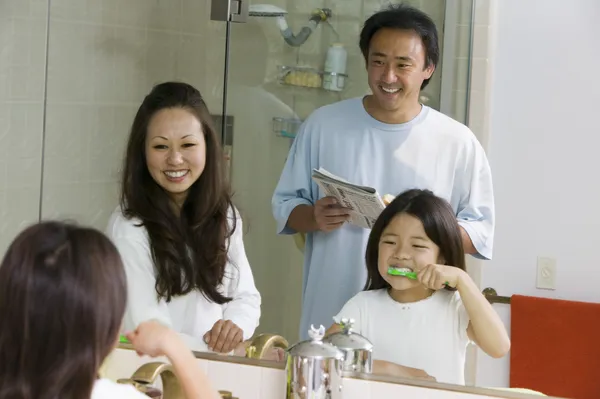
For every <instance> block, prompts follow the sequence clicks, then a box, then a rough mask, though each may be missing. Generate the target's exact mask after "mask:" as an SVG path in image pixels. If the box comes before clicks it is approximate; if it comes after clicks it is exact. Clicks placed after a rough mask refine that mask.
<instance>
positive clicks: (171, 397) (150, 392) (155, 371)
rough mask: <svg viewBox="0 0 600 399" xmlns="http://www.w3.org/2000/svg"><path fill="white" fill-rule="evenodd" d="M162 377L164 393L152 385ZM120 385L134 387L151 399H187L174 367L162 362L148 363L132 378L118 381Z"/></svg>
mask: <svg viewBox="0 0 600 399" xmlns="http://www.w3.org/2000/svg"><path fill="white" fill-rule="evenodd" d="M159 376H160V378H161V380H162V388H163V392H161V391H160V390H158V389H156V388H154V387H153V386H152V385H151V384H153V383H154V382H156V379H157V378H158V377H159ZM117 382H118V383H119V384H129V385H133V386H134V387H135V388H136V389H137V390H138V391H139V392H141V393H143V394H146V396H149V397H151V398H159V399H185V398H184V396H183V391H182V389H181V385H179V381H178V380H177V377H176V376H175V371H174V370H173V366H171V365H170V364H167V363H162V362H151V363H146V364H144V365H143V366H141V367H140V368H138V369H137V370H136V371H135V373H133V375H132V376H131V378H122V379H119V380H117Z"/></svg>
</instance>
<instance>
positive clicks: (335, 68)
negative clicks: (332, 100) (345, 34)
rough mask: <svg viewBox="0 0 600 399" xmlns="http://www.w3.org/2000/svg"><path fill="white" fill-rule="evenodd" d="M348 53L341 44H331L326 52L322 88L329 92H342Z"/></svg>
mask: <svg viewBox="0 0 600 399" xmlns="http://www.w3.org/2000/svg"><path fill="white" fill-rule="evenodd" d="M347 59H348V53H347V52H346V49H345V48H344V45H343V44H341V43H333V44H332V45H331V47H329V50H327V58H326V60H325V73H324V74H323V88H324V89H325V90H330V91H342V90H343V89H344V84H345V81H344V80H345V74H346V62H347Z"/></svg>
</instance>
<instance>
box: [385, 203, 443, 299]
mask: <svg viewBox="0 0 600 399" xmlns="http://www.w3.org/2000/svg"><path fill="white" fill-rule="evenodd" d="M439 255H440V249H439V247H438V246H437V245H436V244H435V243H434V242H433V241H431V239H429V237H427V234H425V229H424V228H423V223H421V221H420V220H419V219H417V218H416V217H414V216H412V215H409V214H407V213H400V214H398V215H396V216H395V217H394V218H393V219H392V220H391V221H390V223H389V224H388V225H387V227H386V228H385V229H384V230H383V233H382V234H381V239H380V240H379V260H378V268H379V273H380V274H381V276H382V277H383V279H384V280H385V281H387V282H388V283H389V284H390V285H391V286H392V289H393V290H397V291H405V290H410V289H413V288H417V287H421V288H422V287H423V286H422V285H421V283H419V282H418V281H417V280H412V279H409V278H407V277H404V276H392V275H390V274H388V268H389V267H390V266H391V267H396V268H404V269H407V270H406V271H410V272H415V273H417V272H418V271H419V270H421V269H422V268H424V267H425V266H427V265H429V264H432V263H440V259H439V258H440V256H439Z"/></svg>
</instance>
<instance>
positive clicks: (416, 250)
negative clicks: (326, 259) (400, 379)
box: [328, 189, 510, 385]
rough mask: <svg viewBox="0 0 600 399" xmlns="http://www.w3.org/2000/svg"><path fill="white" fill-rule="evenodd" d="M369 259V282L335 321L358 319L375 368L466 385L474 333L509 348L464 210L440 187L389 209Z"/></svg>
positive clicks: (491, 348) (481, 341)
mask: <svg viewBox="0 0 600 399" xmlns="http://www.w3.org/2000/svg"><path fill="white" fill-rule="evenodd" d="M365 261H366V266H367V272H368V280H367V284H366V286H365V290H364V291H363V292H360V293H358V294H357V295H356V296H354V297H353V298H352V299H350V300H349V301H348V302H347V303H346V304H345V305H344V307H343V308H342V310H341V311H340V312H339V313H338V315H337V316H336V317H334V321H335V322H336V323H340V322H341V319H342V318H347V319H354V320H355V324H354V330H355V331H356V332H358V333H360V334H362V335H364V336H365V337H366V338H368V339H369V340H370V341H371V342H372V343H373V358H374V359H375V361H374V367H373V371H374V373H382V374H393V375H399V376H406V377H419V378H428V377H429V376H431V377H433V378H434V379H436V380H437V381H438V382H446V383H453V384H461V385H464V383H465V382H464V367H465V357H466V350H467V344H468V343H469V341H472V342H474V343H475V344H477V345H478V346H479V347H480V348H481V349H482V350H483V351H484V352H485V353H487V354H488V355H490V356H492V357H496V358H499V357H502V356H504V355H505V354H506V353H507V352H508V350H509V348H510V340H509V338H508V334H507V332H506V329H505V327H504V325H503V323H502V321H501V320H500V318H499V317H498V315H497V313H496V312H495V310H494V309H493V308H492V306H491V304H490V303H489V302H488V301H487V300H486V298H485V297H484V296H483V295H482V294H481V292H479V289H478V288H477V286H476V285H475V283H474V282H473V280H472V279H471V278H470V276H469V275H468V274H467V273H466V271H465V268H466V267H465V256H464V252H463V247H462V240H461V233H460V229H459V226H458V223H457V221H456V216H455V215H454V213H453V211H452V208H451V207H450V206H449V205H448V203H447V202H446V201H444V200H443V199H441V198H439V197H436V196H435V195H434V194H433V193H432V192H430V191H428V190H417V189H414V190H409V191H406V192H404V193H402V194H401V195H399V196H398V197H396V198H395V199H394V200H393V201H392V202H391V203H390V204H389V205H388V206H387V207H386V209H384V210H383V212H382V213H381V215H380V216H379V218H378V219H377V222H376V223H375V225H374V226H373V229H372V231H371V234H370V236H369V240H368V243H367V250H366V256H365ZM407 276H408V277H407ZM339 330H340V326H339V324H334V325H333V326H332V327H331V328H330V329H329V330H328V334H331V333H333V332H336V331H339Z"/></svg>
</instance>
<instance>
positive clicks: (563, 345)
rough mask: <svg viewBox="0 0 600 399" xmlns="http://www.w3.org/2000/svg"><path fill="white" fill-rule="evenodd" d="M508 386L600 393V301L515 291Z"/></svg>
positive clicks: (593, 398) (592, 396)
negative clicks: (588, 301)
mask: <svg viewBox="0 0 600 399" xmlns="http://www.w3.org/2000/svg"><path fill="white" fill-rule="evenodd" d="M510 308H511V309H510V311H511V353H510V386H511V387H517V388H522V387H524V388H529V389H534V390H536V391H540V392H543V393H545V394H546V395H550V396H559V397H564V398H572V399H598V398H600V304H598V303H587V302H573V301H565V300H558V299H547V298H535V297H527V296H521V295H514V296H513V297H512V298H511V305H510Z"/></svg>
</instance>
